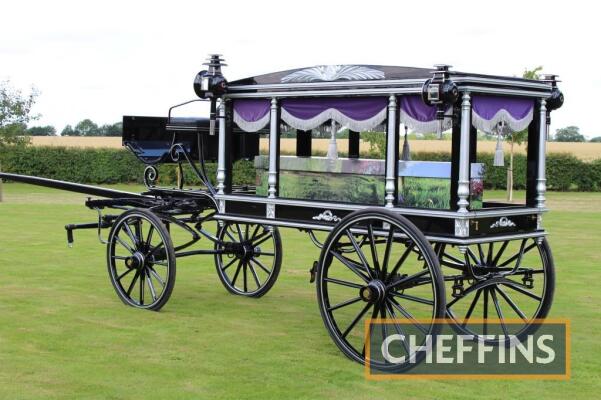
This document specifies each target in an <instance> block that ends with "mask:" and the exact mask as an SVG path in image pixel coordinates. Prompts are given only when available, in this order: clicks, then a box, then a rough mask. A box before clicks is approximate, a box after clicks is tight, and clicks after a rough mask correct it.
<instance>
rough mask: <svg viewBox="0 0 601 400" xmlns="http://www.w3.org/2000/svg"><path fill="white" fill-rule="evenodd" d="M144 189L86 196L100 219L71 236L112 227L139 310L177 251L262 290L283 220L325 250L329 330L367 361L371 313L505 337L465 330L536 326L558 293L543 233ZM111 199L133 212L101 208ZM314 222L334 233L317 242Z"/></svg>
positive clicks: (231, 282) (320, 267)
mask: <svg viewBox="0 0 601 400" xmlns="http://www.w3.org/2000/svg"><path fill="white" fill-rule="evenodd" d="M147 195H148V197H146V198H144V199H127V198H121V199H110V200H88V201H87V202H86V206H87V207H89V208H91V209H94V210H97V211H98V212H99V222H98V223H92V224H82V225H68V226H67V227H66V228H67V231H68V236H69V237H70V238H71V239H70V240H72V233H71V232H72V231H73V230H76V229H80V228H86V229H91V228H93V229H98V231H99V237H101V238H102V237H103V235H102V233H101V229H108V230H109V231H110V233H109V234H108V239H107V240H106V241H104V242H105V243H106V244H107V265H108V272H109V277H110V279H111V283H112V284H113V286H114V288H115V290H116V293H117V295H118V296H119V298H120V299H121V300H122V301H123V302H124V303H125V304H127V305H130V306H133V307H136V308H144V309H150V310H155V311H158V310H160V309H161V308H162V307H163V306H164V305H165V304H166V303H167V301H168V299H169V297H170V296H171V293H172V291H173V286H174V282H175V274H176V263H177V260H178V259H179V258H182V257H190V256H198V255H204V256H212V257H213V262H214V264H215V267H216V271H217V274H218V277H219V279H220V281H221V282H222V284H223V286H224V288H225V289H226V290H227V291H228V292H230V293H232V294H235V295H241V296H246V297H260V296H263V295H265V294H266V293H267V292H268V291H269V290H270V289H271V288H272V287H273V285H274V284H275V282H276V280H277V278H278V275H279V273H280V269H281V266H282V259H283V248H282V239H281V236H280V233H279V229H280V228H291V229H298V230H300V231H302V232H306V233H307V234H308V235H309V236H310V238H311V241H312V242H313V243H314V244H315V245H316V247H318V248H319V249H320V251H321V254H320V256H319V259H318V260H316V261H315V263H314V264H313V266H311V267H310V268H307V279H308V280H309V281H310V282H312V283H313V282H315V284H316V286H317V293H318V303H319V307H320V311H321V314H322V317H323V319H324V322H325V323H326V327H327V328H328V331H329V332H330V334H331V336H332V338H333V339H334V341H335V342H336V344H337V345H338V346H339V347H340V348H341V350H342V351H343V352H344V353H345V354H346V355H347V356H349V357H350V358H351V359H354V360H356V361H359V362H363V361H364V358H365V353H364V352H365V349H364V347H363V343H362V342H358V343H354V342H357V336H358V332H360V331H362V329H363V324H362V323H361V321H362V320H363V319H364V318H390V319H399V318H407V319H411V320H414V321H416V322H415V324H416V326H417V327H418V329H419V330H420V331H423V333H424V334H434V333H436V332H435V331H434V329H436V328H435V326H433V325H431V326H427V325H425V324H423V323H422V322H418V321H423V320H424V319H433V320H434V319H442V318H447V319H448V320H449V321H451V323H452V324H453V327H454V328H455V329H456V330H457V331H458V332H460V333H461V334H465V335H473V336H474V338H475V339H476V340H484V341H487V340H488V341H489V342H490V343H494V344H497V345H498V344H499V340H498V338H497V337H495V339H494V340H493V339H492V338H491V339H487V335H490V334H491V333H493V332H492V330H490V329H489V328H488V325H487V323H486V322H484V323H483V324H482V326H481V329H480V330H476V329H474V326H473V324H469V328H468V327H467V325H468V322H469V321H470V318H473V319H483V320H487V319H490V320H491V325H492V324H493V323H497V325H498V323H499V321H500V324H501V327H502V332H497V333H502V334H503V335H504V336H505V337H506V338H507V339H506V340H507V341H509V340H511V338H512V336H516V337H522V336H524V335H526V334H528V333H529V330H530V329H531V327H530V321H532V320H537V319H541V318H545V317H546V316H547V314H548V312H549V308H550V305H551V302H552V296H553V289H554V265H553V259H552V256H551V252H550V249H549V246H548V243H547V241H546V239H545V234H544V232H531V233H522V234H513V235H507V234H498V235H496V236H492V235H486V236H485V237H476V238H473V239H461V240H458V239H457V238H456V237H453V236H450V237H447V238H444V237H441V236H436V235H427V236H426V235H424V234H423V233H422V232H421V231H420V230H419V229H417V228H416V226H415V225H414V224H413V223H412V222H411V221H410V220H409V219H407V218H406V217H404V216H403V215H402V213H401V212H398V211H397V210H389V209H386V208H384V207H380V208H375V207H371V208H362V209H359V210H357V211H352V212H351V213H350V214H349V215H347V216H345V218H343V219H342V220H338V219H333V220H332V221H330V222H320V223H319V224H317V223H315V222H313V223H311V224H310V223H303V222H298V221H296V222H294V221H282V220H278V219H273V220H268V219H258V218H251V217H243V216H240V215H232V214H227V213H223V214H220V213H218V209H217V207H218V204H219V202H218V201H213V200H212V199H211V197H210V196H209V195H208V194H207V192H204V191H196V194H193V192H190V191H185V194H183V193H182V192H181V191H179V190H166V191H165V192H163V191H162V190H161V189H153V190H152V191H151V192H149V193H147ZM161 195H162V196H161ZM151 196H153V197H151ZM191 197H196V199H194V200H191ZM322 206H323V204H322ZM111 209H117V210H119V211H123V210H124V209H125V210H126V211H125V212H123V213H122V214H120V215H112V214H108V213H107V214H103V212H105V211H106V212H108V211H109V210H111ZM395 211H396V212H395ZM332 215H333V214H332ZM208 227H210V228H213V231H211V230H210V228H208ZM176 229H178V230H180V231H181V232H184V234H185V236H187V237H188V239H187V240H181V241H182V242H183V243H181V244H180V243H174V242H173V240H172V239H171V233H172V232H173V231H174V230H176ZM318 232H322V235H323V234H325V235H327V238H326V239H325V240H323V241H321V240H319V239H318V238H317V236H318V235H319V233H318ZM180 236H181V235H180ZM180 239H181V238H180ZM528 255H529V256H530V257H529V258H530V260H529V262H524V259H525V258H526V256H528ZM532 255H534V257H533V256H532ZM409 264H411V265H409ZM411 268H413V270H412V269H411ZM341 289H342V290H341ZM501 304H502V305H503V307H501ZM352 305H356V306H360V309H359V310H358V311H357V312H356V314H355V315H353V316H352V318H351V317H350V316H347V317H346V318H343V320H339V319H338V318H337V314H339V313H340V312H339V311H342V310H344V309H345V308H346V307H350V306H352ZM414 306H417V307H414ZM356 308H357V307H356ZM414 309H415V310H414ZM502 309H505V310H506V311H505V312H503V311H502ZM506 318H509V319H511V320H515V319H518V318H519V319H521V320H523V325H522V326H519V325H518V324H515V323H512V324H507V325H505V324H504V323H503V321H504V320H505V319H506ZM508 326H510V327H511V329H513V330H509V328H508ZM396 329H399V330H401V329H402V328H401V327H399V326H397V327H396ZM359 336H360V335H359ZM347 337H349V338H353V339H347Z"/></svg>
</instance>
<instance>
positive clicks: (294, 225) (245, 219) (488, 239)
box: [214, 214, 547, 245]
mask: <svg viewBox="0 0 601 400" xmlns="http://www.w3.org/2000/svg"><path fill="white" fill-rule="evenodd" d="M214 218H215V219H216V220H217V221H237V222H245V223H254V224H264V225H270V226H280V227H283V228H295V229H307V230H316V231H326V232H329V231H331V230H332V229H334V227H335V225H329V226H328V225H316V224H307V223H300V222H290V221H282V220H277V219H275V220H274V219H266V218H248V217H240V216H237V215H227V214H217V215H215V216H214ZM545 236H547V233H546V232H544V231H541V232H531V233H515V234H511V235H487V236H485V237H481V238H480V237H478V238H469V239H462V238H456V237H448V236H435V235H426V238H427V239H428V240H429V241H430V242H442V243H450V244H457V245H469V244H477V243H490V242H501V241H504V240H514V239H528V238H542V237H545Z"/></svg>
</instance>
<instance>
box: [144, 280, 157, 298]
mask: <svg viewBox="0 0 601 400" xmlns="http://www.w3.org/2000/svg"><path fill="white" fill-rule="evenodd" d="M146 281H147V282H148V288H149V289H150V295H151V296H152V301H153V302H155V301H157V293H156V291H155V290H154V285H153V284H152V279H151V278H150V274H146Z"/></svg>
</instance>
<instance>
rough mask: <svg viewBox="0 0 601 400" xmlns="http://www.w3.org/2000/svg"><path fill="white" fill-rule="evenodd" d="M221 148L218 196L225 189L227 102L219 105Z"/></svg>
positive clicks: (218, 168)
mask: <svg viewBox="0 0 601 400" xmlns="http://www.w3.org/2000/svg"><path fill="white" fill-rule="evenodd" d="M217 119H218V120H219V147H218V154H217V194H223V190H224V189H225V101H223V100H221V102H220V103H219V112H218V117H217Z"/></svg>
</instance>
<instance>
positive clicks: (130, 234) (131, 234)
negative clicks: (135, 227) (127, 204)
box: [122, 221, 139, 246]
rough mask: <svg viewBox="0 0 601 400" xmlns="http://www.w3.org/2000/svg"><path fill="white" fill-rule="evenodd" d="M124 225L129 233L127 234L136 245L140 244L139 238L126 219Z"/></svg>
mask: <svg viewBox="0 0 601 400" xmlns="http://www.w3.org/2000/svg"><path fill="white" fill-rule="evenodd" d="M122 226H123V228H124V229H125V233H127V236H129V238H130V239H131V241H132V243H133V244H134V246H138V244H139V242H138V238H137V237H136V236H135V235H134V233H133V232H132V231H131V228H130V226H129V224H128V223H127V221H125V223H124V224H123V225H122Z"/></svg>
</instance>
